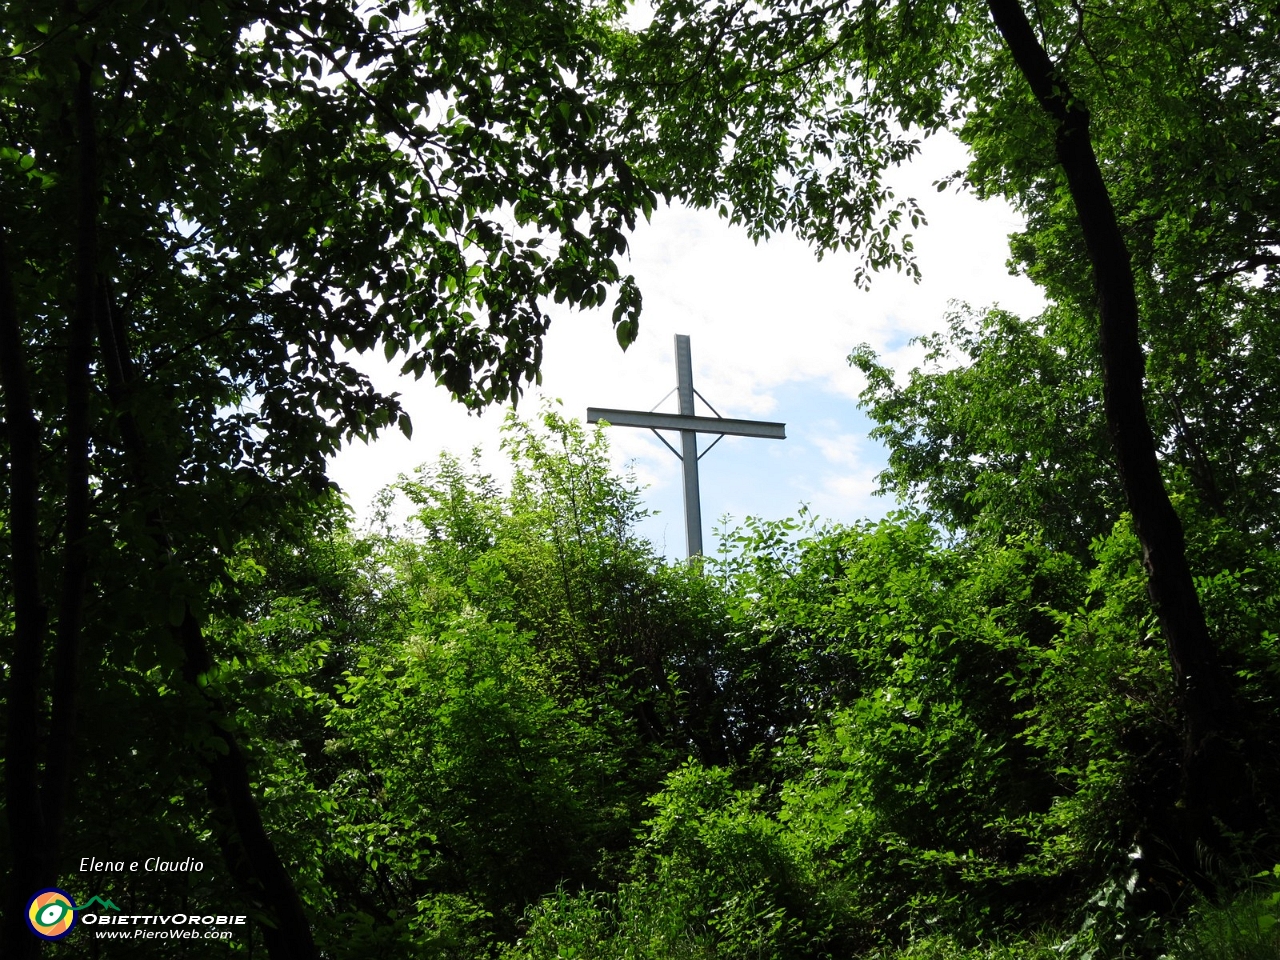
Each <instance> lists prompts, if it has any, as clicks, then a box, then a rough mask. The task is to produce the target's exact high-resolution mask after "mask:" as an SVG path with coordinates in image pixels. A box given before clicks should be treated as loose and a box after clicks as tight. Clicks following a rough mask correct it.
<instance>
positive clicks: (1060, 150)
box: [987, 0, 1248, 875]
mask: <svg viewBox="0 0 1280 960" xmlns="http://www.w3.org/2000/svg"><path fill="white" fill-rule="evenodd" d="M987 5H988V9H989V10H990V12H991V18H992V20H993V21H994V22H995V25H996V28H997V29H998V30H999V32H1000V35H1001V37H1002V38H1003V40H1004V43H1005V45H1006V46H1007V47H1008V49H1009V52H1010V53H1011V54H1012V55H1013V59H1014V62H1015V63H1016V64H1017V66H1018V69H1019V71H1020V72H1021V73H1022V75H1023V77H1025V78H1026V80H1027V82H1028V84H1030V86H1031V90H1032V92H1033V93H1034V94H1035V96H1036V99H1037V101H1038V102H1039V104H1040V106H1041V107H1042V108H1043V109H1044V111H1045V112H1046V113H1048V114H1049V115H1050V116H1051V117H1052V118H1053V119H1054V121H1055V123H1056V125H1057V133H1056V140H1055V148H1056V151H1057V156H1058V162H1059V163H1060V164H1061V166H1062V169H1063V172H1064V173H1065V174H1066V177H1067V184H1068V187H1069V189H1070V191H1071V197H1072V200H1073V201H1074V203H1075V208H1076V215H1077V217H1078V218H1079V222H1080V227H1081V231H1082V233H1083V235H1084V241H1085V245H1086V247H1087V250H1088V254H1089V260H1090V263H1091V264H1092V267H1093V276H1094V285H1095V288H1096V292H1097V298H1098V299H1097V302H1098V313H1099V331H1100V338H1099V339H1100V343H1101V353H1102V376H1103V399H1104V403H1105V406H1106V413H1107V426H1108V429H1109V431H1110V434H1111V442H1112V444H1113V445H1114V447H1115V453H1116V460H1117V463H1118V466H1119V472H1120V482H1121V484H1122V486H1123V487H1124V492H1125V497H1126V500H1127V502H1128V506H1129V511H1130V513H1131V514H1132V516H1133V524H1134V529H1135V531H1136V532H1137V535H1138V540H1139V542H1140V543H1141V544H1142V562H1143V566H1144V567H1145V569H1146V572H1147V591H1148V594H1149V595H1150V597H1151V602H1152V605H1153V606H1154V608H1155V612H1156V616H1157V618H1158V619H1159V622H1160V627H1161V630H1162V631H1163V633H1164V637H1165V642H1166V644H1167V648H1168V653H1169V662H1170V664H1171V665H1172V667H1173V676H1174V681H1175V684H1176V690H1177V696H1178V699H1179V704H1178V705H1179V707H1180V708H1181V711H1182V715H1183V723H1184V729H1183V735H1184V740H1183V746H1184V755H1183V763H1182V796H1181V798H1180V801H1181V804H1180V809H1181V810H1182V811H1183V812H1182V813H1180V814H1179V815H1177V816H1176V817H1174V818H1173V820H1174V821H1175V822H1174V823H1173V826H1174V828H1175V829H1176V830H1177V832H1179V833H1180V834H1181V836H1178V837H1172V838H1170V840H1171V841H1173V842H1174V843H1175V844H1176V845H1177V846H1178V847H1179V848H1180V851H1178V852H1180V857H1179V859H1180V860H1181V861H1182V863H1181V866H1182V867H1183V869H1185V870H1187V871H1188V872H1189V873H1191V874H1193V875H1194V873H1196V872H1198V870H1197V864H1196V863H1195V862H1194V859H1195V854H1194V848H1195V845H1196V844H1197V843H1208V844H1209V846H1210V847H1211V848H1212V847H1216V846H1218V843H1217V842H1216V841H1217V840H1218V836H1217V833H1218V831H1217V829H1216V827H1215V826H1214V823H1213V821H1214V819H1215V818H1217V819H1220V820H1222V821H1224V822H1225V823H1226V824H1227V825H1228V826H1229V827H1239V826H1242V825H1243V823H1242V819H1247V817H1248V813H1247V811H1245V810H1243V809H1241V808H1240V806H1239V804H1240V803H1241V801H1242V800H1243V799H1244V790H1243V786H1244V783H1243V765H1242V763H1241V759H1240V756H1239V752H1238V750H1237V749H1236V748H1234V747H1233V746H1232V745H1231V744H1230V743H1229V742H1228V741H1227V739H1226V738H1227V737H1228V736H1229V735H1231V734H1233V733H1234V732H1235V731H1234V730H1233V729H1232V728H1233V726H1234V723H1233V718H1234V711H1233V707H1232V698H1231V693H1230V691H1229V689H1228V687H1227V684H1226V682H1225V678H1224V677H1223V675H1222V671H1221V669H1220V667H1219V666H1218V660H1217V654H1216V651H1215V647H1214V643H1213V641H1212V639H1211V638H1210V636H1209V631H1208V628H1207V626H1206V624H1205V618H1204V611H1203V609H1202V608H1201V606H1200V600H1199V597H1198V595H1197V593H1196V589H1195V583H1194V582H1193V580H1192V577H1191V569H1190V567H1189V566H1188V564H1187V557H1186V546H1185V542H1184V539H1183V532H1182V524H1181V522H1180V521H1179V519H1178V515H1177V513H1176V512H1175V511H1174V509H1173V505H1172V503H1171V502H1170V501H1169V496H1168V493H1167V492H1166V490H1165V486H1164V482H1163V479H1162V478H1161V476H1160V465H1159V461H1158V459H1157V456H1156V444H1155V438H1154V436H1153V435H1152V432H1151V426H1150V424H1149V423H1148V421H1147V414H1146V406H1145V404H1144V401H1143V384H1144V379H1145V374H1146V369H1145V358H1144V355H1143V351H1142V345H1141V341H1140V339H1139V329H1138V301H1137V296H1136V294H1135V292H1134V281H1133V268H1132V265H1131V261H1130V258H1129V251H1128V248H1127V247H1126V245H1125V240H1124V236H1123V234H1122V233H1121V231H1120V226H1119V223H1118V222H1117V220H1116V214H1115V209H1114V207H1113V206H1112V203H1111V196H1110V193H1109V192H1108V190H1107V186H1106V183H1105V181H1104V180H1103V178H1102V172H1101V170H1100V169H1099V167H1098V161H1097V157H1096V156H1095V155H1094V152H1093V143H1092V141H1091V139H1090V134H1089V114H1088V111H1087V110H1086V109H1085V108H1084V106H1083V105H1082V104H1081V103H1080V102H1079V101H1078V100H1076V99H1075V98H1074V97H1073V96H1072V94H1071V91H1070V89H1069V88H1068V87H1067V84H1066V81H1065V79H1064V78H1063V77H1062V76H1061V75H1060V74H1059V72H1058V70H1057V69H1056V67H1055V66H1054V64H1053V62H1052V61H1051V60H1050V58H1049V55H1048V54H1047V53H1046V52H1045V49H1044V47H1043V46H1042V45H1041V43H1040V41H1039V39H1038V38H1037V37H1036V34H1035V31H1034V30H1033V29H1032V27H1031V24H1030V22H1029V21H1028V20H1027V16H1026V13H1025V12H1024V11H1023V9H1022V7H1021V5H1020V4H1019V2H1018V0H987Z"/></svg>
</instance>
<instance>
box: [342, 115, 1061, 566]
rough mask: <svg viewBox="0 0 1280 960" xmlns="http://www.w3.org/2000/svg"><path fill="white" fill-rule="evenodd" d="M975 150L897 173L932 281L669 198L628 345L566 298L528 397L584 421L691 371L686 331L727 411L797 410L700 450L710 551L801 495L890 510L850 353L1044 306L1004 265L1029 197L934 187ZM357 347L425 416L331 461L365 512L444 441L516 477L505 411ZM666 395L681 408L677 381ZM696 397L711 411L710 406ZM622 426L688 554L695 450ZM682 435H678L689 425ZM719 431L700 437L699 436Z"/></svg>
mask: <svg viewBox="0 0 1280 960" xmlns="http://www.w3.org/2000/svg"><path fill="white" fill-rule="evenodd" d="M965 163H966V160H965V152H964V148H963V146H962V145H961V144H960V143H959V142H958V141H956V140H954V139H952V138H950V137H949V136H947V135H940V136H938V137H934V138H931V139H930V140H928V141H926V142H925V144H924V148H923V150H922V153H921V155H920V156H919V157H918V158H917V159H916V160H915V161H913V162H912V163H911V164H910V165H909V166H907V167H905V168H902V169H900V170H899V171H897V176H895V177H894V178H893V182H894V185H895V189H896V190H897V191H898V193H899V195H900V196H913V197H915V198H917V199H918V200H919V201H920V203H921V205H922V206H923V208H924V210H925V213H926V215H927V217H928V223H927V224H925V225H922V226H921V227H919V228H918V229H917V230H915V231H913V240H914V243H915V247H916V255H917V262H918V263H919V266H920V270H921V273H922V275H923V278H922V280H921V281H920V282H919V283H915V282H913V281H912V280H910V279H909V278H907V277H906V276H904V275H902V274H898V273H894V272H889V273H883V274H878V275H875V276H874V277H873V279H872V282H871V287H870V289H869V290H859V289H858V288H856V287H855V286H854V283H853V275H854V264H855V259H854V255H852V254H828V255H827V256H826V257H825V258H824V259H823V260H822V261H819V260H818V259H817V257H816V255H815V253H814V251H813V250H812V249H811V248H809V247H807V246H806V245H805V244H804V243H802V242H800V241H798V240H796V239H795V238H794V237H791V236H780V237H774V238H772V239H770V240H769V241H767V242H761V243H760V244H759V245H756V244H753V243H752V241H751V240H750V239H749V238H748V237H747V235H746V232H745V230H743V229H741V228H736V227H732V226H730V225H728V224H727V223H726V222H725V221H723V220H721V219H719V218H718V217H717V216H716V215H715V213H714V212H711V211H694V210H688V209H685V208H682V207H678V206H671V207H661V208H659V209H658V210H656V211H654V214H653V217H652V220H651V221H650V222H649V223H647V224H646V223H644V222H643V221H642V222H641V223H640V224H639V226H638V229H637V230H636V232H635V233H634V234H633V235H632V236H631V238H630V246H631V249H630V263H629V264H623V265H622V266H623V269H624V271H629V272H631V273H633V274H634V275H635V277H636V280H637V282H638V283H639V285H640V289H641V291H642V293H643V296H644V311H643V314H642V316H641V319H640V334H639V337H638V338H637V340H636V342H635V343H634V344H632V346H631V347H630V348H629V349H628V350H627V351H625V352H623V351H622V350H621V348H619V346H618V344H617V341H616V339H615V338H614V333H613V326H612V323H611V322H610V313H609V311H610V308H609V307H606V308H604V309H601V310H595V311H589V312H585V313H583V312H577V311H573V310H566V309H564V308H560V307H556V306H555V305H553V306H552V308H551V309H550V310H549V315H550V316H551V318H552V321H551V327H550V333H549V334H548V337H547V339H546V343H545V353H544V362H543V368H542V373H543V382H542V385H541V387H537V388H533V387H531V388H530V389H529V390H528V391H527V392H526V393H525V395H524V396H523V397H522V399H521V400H520V403H519V413H520V414H521V415H522V416H529V417H532V416H535V415H536V414H537V412H538V410H539V409H540V408H541V406H542V405H543V404H544V403H558V404H559V406H558V407H557V409H559V410H561V412H563V413H565V414H567V415H571V416H575V417H578V418H581V419H584V420H585V418H586V409H587V407H588V406H598V407H617V408H625V409H637V410H648V409H650V408H652V407H653V406H654V405H655V404H657V403H658V402H659V401H660V400H662V398H663V397H664V396H665V395H666V394H667V393H668V391H670V390H671V389H672V388H673V387H674V386H675V384H676V370H675V350H674V335H675V334H677V333H681V334H687V335H688V336H689V337H690V348H691V353H692V357H693V381H694V386H695V387H696V388H697V390H698V392H699V393H701V394H702V395H703V396H704V397H706V399H707V400H709V401H710V402H711V403H712V404H714V406H715V408H716V410H718V411H719V413H720V414H721V415H722V416H726V417H737V418H748V419H761V420H774V421H782V422H784V423H786V425H787V439H786V440H783V441H777V440H761V439H754V438H746V437H726V438H725V439H724V440H722V441H721V442H720V443H719V445H717V446H716V448H715V449H714V450H712V451H710V452H709V453H707V455H706V456H705V457H703V459H702V460H701V462H700V464H699V467H700V473H701V489H702V498H701V499H702V516H703V527H704V530H703V538H704V541H705V544H706V550H707V552H708V553H713V552H716V544H717V538H716V535H715V531H716V530H718V529H725V528H732V526H733V525H734V524H736V523H740V522H741V521H742V519H743V518H744V517H747V516H755V517H762V518H766V519H781V518H784V517H789V516H794V515H795V514H796V512H797V510H798V509H799V507H800V506H801V505H802V504H807V505H808V506H809V508H810V509H811V510H812V512H813V513H814V514H816V515H817V516H819V517H821V518H824V519H829V520H833V521H837V522H842V523H854V522H856V521H858V520H861V519H865V518H876V517H879V516H882V515H883V514H884V513H885V512H887V511H888V510H890V509H892V508H893V507H894V505H895V504H894V502H893V500H892V499H891V498H889V497H877V496H874V495H873V494H874V491H875V489H876V487H877V481H876V475H877V474H878V473H879V472H880V471H881V470H883V469H884V466H885V462H886V452H885V450H884V449H883V447H881V446H880V444H878V443H877V442H876V441H874V440H872V439H871V438H870V437H869V436H868V433H869V431H870V429H871V427H872V426H873V424H872V423H871V422H870V421H869V420H868V418H867V417H866V416H865V415H864V414H863V413H862V412H861V411H860V410H859V409H858V406H857V397H858V393H859V392H860V391H861V390H862V388H863V386H864V382H863V378H862V376H861V374H860V373H858V372H857V371H856V370H854V369H852V368H850V366H849V365H848V363H847V360H846V358H847V357H848V355H849V353H850V351H851V350H852V349H853V348H854V347H856V346H857V345H858V344H860V343H864V342H865V343H869V344H870V345H871V346H872V347H873V348H874V349H875V350H876V351H877V353H879V354H880V357H881V360H882V361H884V362H886V363H888V364H889V365H890V366H891V367H893V368H894V369H895V370H896V371H898V372H899V375H901V374H902V373H905V372H906V371H907V370H909V369H910V368H911V367H913V366H916V365H918V364H919V362H920V360H921V356H922V352H923V351H922V350H921V349H920V348H919V347H918V346H917V345H914V344H912V343H911V341H912V339H913V338H915V337H918V336H920V335H922V334H927V333H932V332H934V331H936V330H939V329H942V328H943V327H945V325H946V315H947V313H948V311H949V309H950V308H951V305H952V304H953V303H968V304H970V305H972V306H974V307H985V306H990V305H993V304H999V305H1000V306H1001V307H1003V308H1005V309H1008V310H1011V311H1013V312H1015V313H1019V314H1021V315H1024V316H1030V315H1033V314H1035V313H1037V312H1039V310H1040V309H1041V307H1042V305H1043V298H1042V297H1041V295H1040V292H1039V291H1038V290H1037V288H1036V287H1035V286H1034V285H1033V284H1032V283H1031V282H1030V281H1029V280H1027V279H1026V278H1025V277H1020V276H1014V275H1010V273H1009V270H1008V267H1007V265H1006V262H1007V260H1008V257H1009V244H1008V236H1009V234H1010V233H1012V232H1014V231H1015V230H1017V229H1018V228H1019V227H1020V226H1021V220H1020V218H1019V217H1018V215H1017V213H1016V212H1015V211H1014V210H1012V209H1011V208H1010V207H1009V206H1008V205H1006V204H1004V203H1003V202H1002V201H999V200H986V201H979V200H977V199H976V198H975V197H973V196H972V195H970V194H967V193H963V192H960V193H957V192H956V191H955V190H954V188H953V189H950V190H948V191H947V192H944V193H938V192H937V191H936V189H935V188H934V187H933V186H932V184H933V183H934V182H935V181H937V180H938V179H940V178H941V177H943V176H945V175H947V174H950V173H951V172H953V171H955V170H957V169H959V168H961V167H963V166H964V165H965ZM355 362H356V364H357V366H359V367H361V369H363V370H365V371H366V372H367V373H369V374H370V376H371V377H373V379H374V382H375V383H376V384H377V385H378V386H379V387H380V388H382V389H384V390H388V391H398V392H399V393H400V394H401V402H402V403H403V405H404V406H405V408H406V409H407V410H408V411H409V414H410V416H411V417H412V418H413V424H414V432H413V439H412V440H408V439H406V438H405V437H404V436H403V435H402V434H401V433H400V432H399V431H398V430H393V431H388V432H387V433H386V434H385V435H384V436H383V437H381V438H379V439H378V440H376V441H374V442H373V443H371V444H367V445H366V444H363V443H360V442H356V443H355V444H353V445H351V446H349V447H347V448H346V449H345V450H343V451H342V452H341V453H339V454H338V455H337V456H336V457H334V458H333V459H332V460H331V462H330V468H329V472H330V476H331V477H332V478H333V479H334V480H335V481H336V482H337V483H338V484H339V486H341V487H342V488H343V490H344V491H345V492H346V494H347V496H348V499H349V500H350V502H351V504H352V506H353V508H354V509H355V511H356V515H357V517H358V518H367V517H368V516H369V514H370V504H371V502H372V500H373V498H374V496H375V495H376V494H377V492H378V491H379V490H380V489H381V488H383V487H384V486H386V485H387V484H389V483H391V482H393V481H394V480H395V479H396V477H397V476H398V475H400V474H402V473H409V472H412V471H413V470H414V468H415V467H417V466H418V465H419V464H423V463H430V462H432V461H434V460H435V459H436V458H437V457H438V455H439V454H440V452H441V451H446V450H447V451H452V452H453V453H455V454H457V455H459V456H461V457H464V458H465V457H466V456H468V455H469V453H470V451H471V450H472V448H474V447H476V446H479V447H481V448H482V450H483V452H484V453H483V455H484V463H485V466H486V468H487V469H489V470H490V471H491V472H492V473H494V475H495V476H497V477H498V478H500V479H501V478H502V477H504V476H505V475H507V474H508V473H509V470H508V469H507V468H506V467H505V463H504V461H503V458H502V457H501V455H500V453H499V452H498V436H499V427H500V426H501V424H502V420H503V417H504V415H505V410H504V409H491V410H489V411H487V412H485V413H484V414H482V415H479V416H477V415H474V414H468V413H467V412H466V410H464V409H463V408H462V406H461V405H459V404H457V403H455V402H453V401H451V400H450V398H449V395H448V393H447V391H445V390H444V389H443V388H441V387H438V386H435V385H434V384H432V383H431V382H430V381H429V380H426V379H424V380H417V381H415V380H414V379H413V378H412V377H401V376H400V375H399V373H398V366H397V365H394V364H386V363H383V362H382V361H381V355H380V354H367V355H364V356H362V357H359V358H356V360H355ZM659 409H660V410H663V411H669V412H672V413H674V412H676V401H675V397H674V396H671V397H670V398H668V399H667V400H666V402H665V403H663V404H662V405H661V406H660V407H659ZM698 412H699V413H702V414H709V413H710V411H707V410H705V409H704V408H702V406H701V404H699V410H698ZM608 435H609V440H610V447H611V455H612V456H613V459H614V462H615V464H616V465H617V467H618V468H619V469H620V470H628V469H629V470H631V471H633V472H634V474H635V477H636V479H637V480H638V482H639V483H640V484H641V485H642V486H644V488H645V490H644V495H643V501H644V506H645V508H646V509H648V510H649V511H651V513H652V516H650V517H649V518H647V519H645V520H644V521H642V522H641V524H640V526H639V528H638V532H639V533H640V534H641V535H643V536H645V537H646V538H648V539H649V540H650V541H651V542H653V544H654V545H655V547H657V549H658V550H659V552H660V553H662V554H664V555H665V556H667V557H668V558H670V559H676V558H679V557H683V556H684V552H685V543H684V519H683V517H684V514H683V506H682V500H681V473H680V469H681V468H680V462H679V460H677V459H676V457H675V455H674V454H672V453H671V451H670V450H668V449H667V448H666V447H665V446H663V444H662V443H661V442H660V441H659V440H658V439H657V438H656V437H654V435H653V434H652V433H650V432H649V431H648V430H640V429H635V428H626V427H611V428H609V431H608ZM670 439H671V440H672V442H673V443H674V445H675V446H676V447H677V449H678V448H679V441H678V435H670ZM712 439H714V438H713V437H700V438H699V449H700V450H702V449H705V447H706V445H707V444H708V443H710V441H711V440H712Z"/></svg>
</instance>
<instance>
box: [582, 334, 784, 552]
mask: <svg viewBox="0 0 1280 960" xmlns="http://www.w3.org/2000/svg"><path fill="white" fill-rule="evenodd" d="M675 392H676V393H677V394H678V395H679V398H680V412H679V413H678V414H676V413H654V412H653V411H652V410H650V411H648V412H645V411H641V410H614V409H610V408H607V407H587V423H596V422H597V421H600V420H604V421H606V422H607V423H610V424H612V425H613V426H615V427H648V428H649V429H650V430H652V431H653V433H654V436H656V437H657V438H658V439H659V440H661V441H662V442H663V443H666V444H667V448H668V449H669V450H670V451H671V452H672V453H674V454H675V455H676V456H677V457H679V458H680V461H681V463H682V465H683V468H684V536H685V544H686V545H687V547H688V551H689V556H690V557H696V556H700V555H701V554H702V502H701V499H700V496H699V493H698V461H699V460H701V459H702V457H703V456H704V455H705V454H707V453H709V452H710V451H711V447H714V446H715V445H716V444H717V443H719V442H720V441H721V440H722V439H723V438H724V437H726V436H734V437H763V438H765V439H767V440H785V439H787V425H786V424H785V423H771V422H769V421H766V420H731V419H728V418H726V417H722V416H720V414H719V413H718V412H717V411H716V408H715V407H711V404H710V403H708V402H707V398H706V397H704V396H702V394H700V393H698V391H697V390H695V389H693V361H692V359H691V358H690V355H689V338H688V337H687V336H685V335H684V334H682V333H677V334H676V389H675ZM667 396H668V397H669V396H671V394H669V393H668V394H667ZM695 396H697V397H698V398H699V399H701V400H702V402H703V403H706V404H707V406H708V407H711V412H712V413H715V416H714V417H699V416H696V415H695V414H694V412H693V398H694V397H695ZM665 399H666V397H663V400H665ZM661 402H662V401H659V403H661ZM659 430H679V431H680V449H679V450H677V449H676V448H675V447H673V446H671V444H670V443H667V438H666V437H664V436H663V435H662V434H660V433H658V431H659ZM700 433H715V434H718V435H719V436H717V437H716V439H715V440H713V441H711V447H707V449H706V450H704V451H702V453H698V434H700Z"/></svg>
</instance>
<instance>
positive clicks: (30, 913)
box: [27, 887, 76, 940]
mask: <svg viewBox="0 0 1280 960" xmlns="http://www.w3.org/2000/svg"><path fill="white" fill-rule="evenodd" d="M75 925H76V902H75V901H74V900H72V899H71V896H70V894H68V893H67V892H66V891H65V890H59V889H58V888H57V887H50V888H48V889H47V890H41V891H40V892H39V893H37V894H36V895H35V896H34V897H32V898H31V899H30V900H28V901H27V926H29V927H30V928H31V932H32V933H34V934H35V935H36V936H37V937H39V938H40V939H41V940H61V939H62V938H63V937H65V936H66V935H67V934H68V933H70V932H71V928H72V927H74V926H75Z"/></svg>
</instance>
